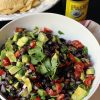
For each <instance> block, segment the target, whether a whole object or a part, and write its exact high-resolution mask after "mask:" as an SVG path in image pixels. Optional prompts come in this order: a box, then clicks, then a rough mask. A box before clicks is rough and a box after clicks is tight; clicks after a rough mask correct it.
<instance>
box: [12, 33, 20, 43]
mask: <svg viewBox="0 0 100 100" xmlns="http://www.w3.org/2000/svg"><path fill="white" fill-rule="evenodd" d="M18 34H19V33H18V32H16V33H15V34H14V36H13V41H14V42H15V41H17V39H18Z"/></svg>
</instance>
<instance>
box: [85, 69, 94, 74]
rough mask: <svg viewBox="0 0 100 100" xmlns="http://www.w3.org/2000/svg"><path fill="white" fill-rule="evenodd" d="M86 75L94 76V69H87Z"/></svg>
mask: <svg viewBox="0 0 100 100" xmlns="http://www.w3.org/2000/svg"><path fill="white" fill-rule="evenodd" d="M86 74H95V70H94V68H89V69H87V71H86Z"/></svg>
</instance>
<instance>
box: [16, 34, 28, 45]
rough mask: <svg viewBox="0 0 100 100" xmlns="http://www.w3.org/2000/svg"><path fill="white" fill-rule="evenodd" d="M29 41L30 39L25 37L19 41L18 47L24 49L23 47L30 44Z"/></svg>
mask: <svg viewBox="0 0 100 100" xmlns="http://www.w3.org/2000/svg"><path fill="white" fill-rule="evenodd" d="M28 40H29V39H28V37H26V36H24V37H22V38H20V39H18V41H17V45H18V46H19V47H22V46H24V45H25V44H26V43H27V42H28Z"/></svg>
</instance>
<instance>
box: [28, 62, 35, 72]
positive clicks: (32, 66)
mask: <svg viewBox="0 0 100 100" xmlns="http://www.w3.org/2000/svg"><path fill="white" fill-rule="evenodd" d="M29 67H30V69H31V70H32V71H33V72H35V71H36V69H35V67H34V65H32V64H30V65H29Z"/></svg>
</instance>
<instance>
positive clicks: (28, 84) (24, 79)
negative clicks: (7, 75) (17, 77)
mask: <svg viewBox="0 0 100 100" xmlns="http://www.w3.org/2000/svg"><path fill="white" fill-rule="evenodd" d="M22 81H23V82H24V84H25V85H26V87H27V89H28V93H30V92H31V91H32V84H31V82H30V80H29V78H26V77H25V76H23V77H22Z"/></svg>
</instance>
